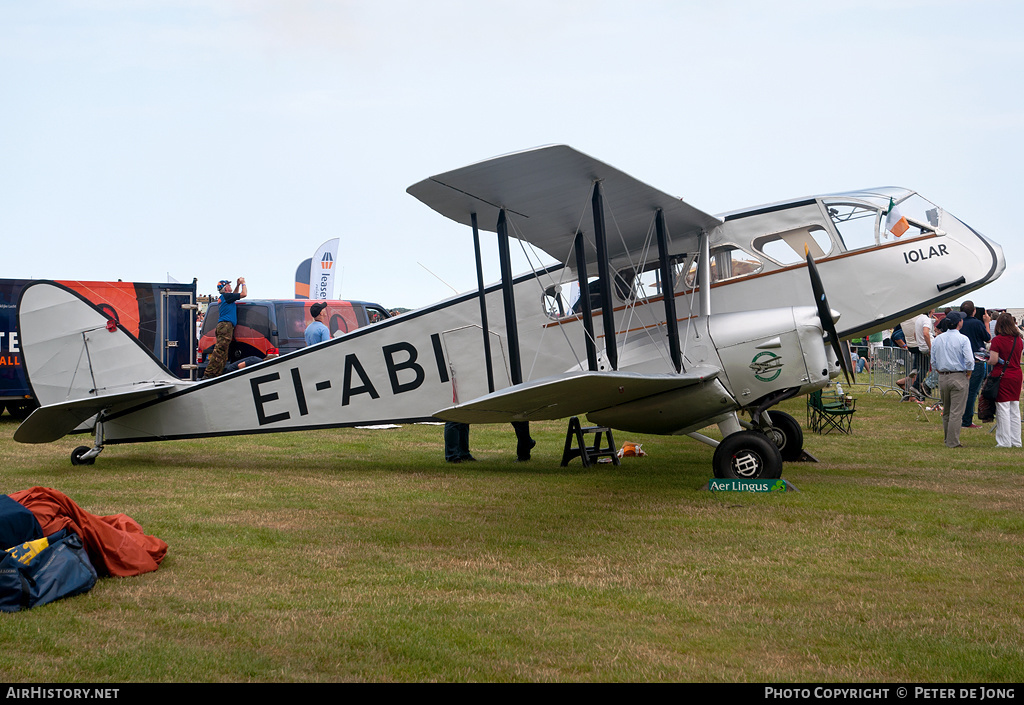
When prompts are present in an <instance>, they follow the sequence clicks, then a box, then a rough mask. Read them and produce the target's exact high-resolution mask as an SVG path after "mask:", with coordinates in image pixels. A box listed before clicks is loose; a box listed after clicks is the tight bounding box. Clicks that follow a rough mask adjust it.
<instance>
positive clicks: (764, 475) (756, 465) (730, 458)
mask: <svg viewBox="0 0 1024 705" xmlns="http://www.w3.org/2000/svg"><path fill="white" fill-rule="evenodd" d="M712 463H713V465H714V468H715V477H717V478H720V479H738V480H774V479H777V478H779V477H781V476H782V454H781V453H780V452H779V449H778V448H777V447H776V446H775V444H774V443H773V442H772V441H771V440H769V439H768V436H766V435H765V434H763V433H761V432H760V431H739V432H737V433H733V434H730V435H728V436H726V437H725V439H724V440H723V441H722V442H721V443H719V444H718V447H717V448H715V456H714V459H713V460H712Z"/></svg>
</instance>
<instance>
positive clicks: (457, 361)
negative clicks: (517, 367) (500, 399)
mask: <svg viewBox="0 0 1024 705" xmlns="http://www.w3.org/2000/svg"><path fill="white" fill-rule="evenodd" d="M488 335H489V339H490V347H491V368H492V374H493V378H494V391H497V390H499V389H504V388H505V387H508V386H511V384H512V380H511V376H510V375H509V369H508V361H507V356H506V354H505V346H504V345H503V344H502V343H503V341H502V338H501V336H500V335H498V334H496V333H494V332H493V331H489V332H488ZM441 341H442V344H443V346H444V356H445V359H446V360H447V361H448V372H449V375H450V376H451V380H452V389H453V401H454V403H456V404H463V403H465V402H468V401H470V400H472V399H476V398H477V397H482V396H484V395H486V394H489V393H490V390H489V389H488V387H487V364H486V359H485V356H484V341H483V329H482V328H481V327H480V326H464V327H462V328H456V329H454V330H447V331H444V332H443V333H441Z"/></svg>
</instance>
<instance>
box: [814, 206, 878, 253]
mask: <svg viewBox="0 0 1024 705" xmlns="http://www.w3.org/2000/svg"><path fill="white" fill-rule="evenodd" d="M825 208H827V209H828V214H829V217H830V218H832V223H833V225H835V226H836V230H838V231H839V238H840V239H841V240H842V242H843V247H844V248H845V249H847V250H859V249H862V248H864V247H874V246H875V245H877V244H878V228H877V226H878V222H879V220H880V219H881V215H882V211H880V210H879V209H877V208H874V207H872V206H868V205H864V204H860V203H839V202H828V201H826V202H825Z"/></svg>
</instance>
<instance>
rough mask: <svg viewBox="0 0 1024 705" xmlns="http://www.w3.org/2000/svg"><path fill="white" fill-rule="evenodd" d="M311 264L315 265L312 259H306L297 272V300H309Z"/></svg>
mask: <svg viewBox="0 0 1024 705" xmlns="http://www.w3.org/2000/svg"><path fill="white" fill-rule="evenodd" d="M311 264H313V260H312V259H304V260H302V264H300V265H299V266H298V267H297V268H296V270H295V298H297V299H308V298H309V270H310V265H311Z"/></svg>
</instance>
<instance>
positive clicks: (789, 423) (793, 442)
mask: <svg viewBox="0 0 1024 705" xmlns="http://www.w3.org/2000/svg"><path fill="white" fill-rule="evenodd" d="M766 416H767V417H768V422H769V425H768V426H766V427H765V428H764V433H765V435H766V436H768V439H769V440H771V442H772V443H774V444H775V447H776V448H778V449H779V452H780V453H781V454H782V459H783V460H785V461H789V462H791V461H794V460H799V459H800V454H801V453H803V450H804V430H803V429H802V428H800V422H799V421H797V420H796V419H794V418H793V417H792V416H790V415H789V414H787V413H786V412H784V411H772V412H770V413H768V414H766Z"/></svg>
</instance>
